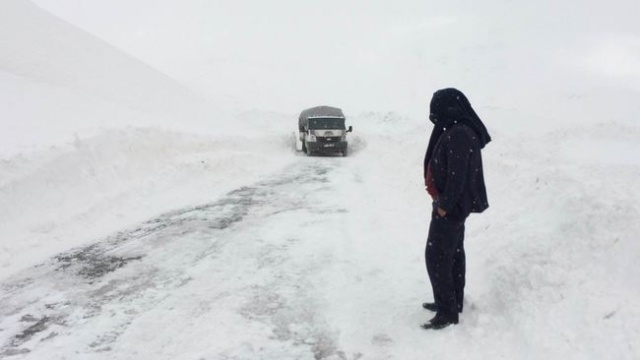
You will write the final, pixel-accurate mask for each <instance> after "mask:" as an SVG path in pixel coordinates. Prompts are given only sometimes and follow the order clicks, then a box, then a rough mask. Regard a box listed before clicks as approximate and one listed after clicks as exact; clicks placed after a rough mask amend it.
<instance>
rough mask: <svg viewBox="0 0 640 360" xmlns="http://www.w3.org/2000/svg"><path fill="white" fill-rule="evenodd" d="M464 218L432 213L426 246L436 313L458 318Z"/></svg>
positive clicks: (461, 280)
mask: <svg viewBox="0 0 640 360" xmlns="http://www.w3.org/2000/svg"><path fill="white" fill-rule="evenodd" d="M465 220H466V218H456V217H452V216H449V215H447V216H445V217H440V216H439V215H438V214H437V213H436V212H435V211H434V213H433V214H432V215H431V225H429V237H428V239H427V246H426V249H425V260H426V264H427V272H428V273H429V280H430V281H431V288H432V289H433V299H434V301H435V303H436V305H437V307H438V314H440V315H443V316H446V317H448V318H450V319H456V320H457V319H458V312H462V301H463V299H464V284H465V271H466V266H465V254H464V222H465Z"/></svg>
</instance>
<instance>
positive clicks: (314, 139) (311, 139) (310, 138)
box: [307, 134, 316, 142]
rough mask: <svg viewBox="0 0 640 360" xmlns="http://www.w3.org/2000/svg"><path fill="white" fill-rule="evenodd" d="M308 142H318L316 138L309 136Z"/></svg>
mask: <svg viewBox="0 0 640 360" xmlns="http://www.w3.org/2000/svg"><path fill="white" fill-rule="evenodd" d="M307 141H310V142H314V141H316V136H315V135H311V134H309V139H308V140H307Z"/></svg>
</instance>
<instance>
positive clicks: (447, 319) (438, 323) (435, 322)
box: [421, 313, 458, 330]
mask: <svg viewBox="0 0 640 360" xmlns="http://www.w3.org/2000/svg"><path fill="white" fill-rule="evenodd" d="M457 323H458V315H457V314H456V315H450V316H447V315H444V313H437V314H436V316H435V317H434V318H433V319H431V320H430V321H429V322H428V323H426V324H422V325H421V327H422V328H423V329H427V330H430V329H433V330H440V329H444V328H446V327H447V326H449V325H454V324H457Z"/></svg>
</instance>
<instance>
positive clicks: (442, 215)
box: [436, 206, 447, 217]
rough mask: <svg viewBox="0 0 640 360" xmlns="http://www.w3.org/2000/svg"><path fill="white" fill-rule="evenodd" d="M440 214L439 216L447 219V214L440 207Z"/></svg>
mask: <svg viewBox="0 0 640 360" xmlns="http://www.w3.org/2000/svg"><path fill="white" fill-rule="evenodd" d="M436 211H437V212H438V215H439V216H440V217H445V216H446V215H447V212H446V211H444V210H443V209H442V208H441V207H439V206H438V210H436Z"/></svg>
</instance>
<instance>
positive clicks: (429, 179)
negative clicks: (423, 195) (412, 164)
mask: <svg viewBox="0 0 640 360" xmlns="http://www.w3.org/2000/svg"><path fill="white" fill-rule="evenodd" d="M425 184H426V185H427V192H428V193H429V195H431V198H432V199H433V200H436V199H437V198H439V197H440V192H438V188H436V182H435V180H434V179H433V171H432V170H431V161H429V166H427V173H426V174H425Z"/></svg>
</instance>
